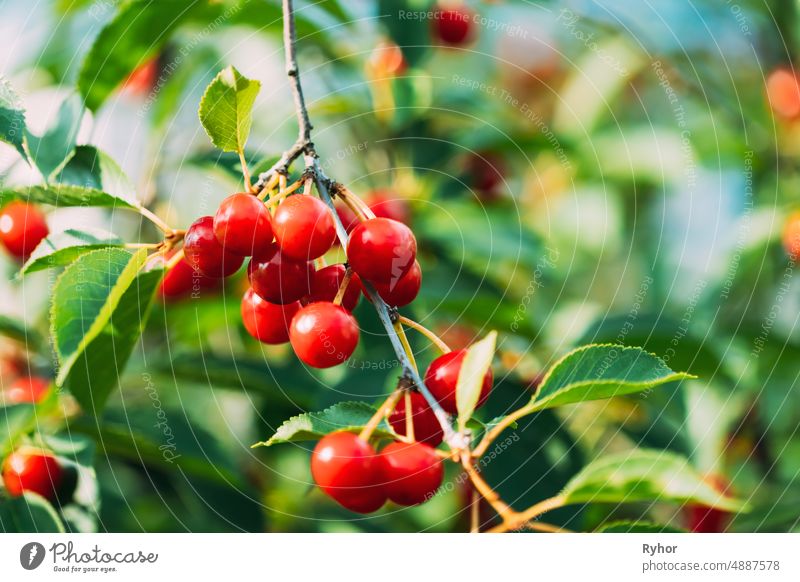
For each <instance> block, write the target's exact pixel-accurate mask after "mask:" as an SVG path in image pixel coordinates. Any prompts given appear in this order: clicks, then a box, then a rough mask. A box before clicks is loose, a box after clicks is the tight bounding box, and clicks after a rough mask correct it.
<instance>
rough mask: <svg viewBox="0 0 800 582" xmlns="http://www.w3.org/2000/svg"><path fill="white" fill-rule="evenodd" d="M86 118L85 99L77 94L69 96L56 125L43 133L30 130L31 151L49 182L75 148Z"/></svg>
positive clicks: (34, 160) (59, 111)
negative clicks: (39, 133) (84, 112)
mask: <svg viewBox="0 0 800 582" xmlns="http://www.w3.org/2000/svg"><path fill="white" fill-rule="evenodd" d="M82 118H83V102H82V101H81V98H80V97H79V96H78V94H77V93H72V94H71V95H70V96H69V97H67V98H66V99H65V100H64V101H63V102H62V103H61V106H60V107H59V109H58V114H57V115H56V118H55V120H54V121H53V122H52V124H51V125H50V126H49V127H48V128H47V129H46V130H45V132H44V133H43V134H42V135H41V136H37V135H34V134H32V133H31V132H29V131H26V134H25V138H26V140H27V141H28V151H29V152H30V155H31V158H32V159H33V163H34V164H36V167H37V168H39V171H40V172H41V174H42V176H44V179H45V181H49V180H50V178H51V177H52V175H53V173H55V172H56V170H58V169H59V168H60V167H61V166H62V165H63V164H64V161H65V160H66V159H67V158H68V157H69V156H70V155H71V154H72V151H73V150H74V149H75V141H76V139H77V138H78V129H80V126H81V119H82Z"/></svg>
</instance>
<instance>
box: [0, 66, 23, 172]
mask: <svg viewBox="0 0 800 582" xmlns="http://www.w3.org/2000/svg"><path fill="white" fill-rule="evenodd" d="M25 129H26V125H25V108H24V107H23V106H22V102H21V100H20V98H19V96H18V95H17V93H16V91H14V88H13V87H12V86H11V83H9V82H8V79H6V78H5V77H4V76H3V75H0V140H2V141H4V142H6V143H7V144H9V145H12V146H14V148H15V149H16V150H17V151H18V152H19V155H21V156H22V157H23V158H24V159H25V160H26V161H27V160H28V154H27V153H26V152H25V146H24V142H25Z"/></svg>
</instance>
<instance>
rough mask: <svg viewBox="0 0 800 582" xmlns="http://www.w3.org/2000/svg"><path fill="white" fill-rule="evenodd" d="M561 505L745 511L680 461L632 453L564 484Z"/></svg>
mask: <svg viewBox="0 0 800 582" xmlns="http://www.w3.org/2000/svg"><path fill="white" fill-rule="evenodd" d="M561 495H562V497H563V498H564V500H565V503H633V502H637V501H667V502H673V503H695V504H698V505H703V506H706V507H713V508H716V509H721V510H724V511H733V512H737V511H742V510H745V509H747V504H746V502H744V501H742V500H740V499H735V498H733V497H729V496H727V495H725V494H723V493H720V492H719V491H717V490H716V489H715V488H714V487H713V486H712V485H710V484H709V483H708V482H707V481H705V480H704V479H703V477H702V476H701V475H700V474H699V473H697V471H695V470H694V469H693V468H692V467H691V466H690V465H689V461H688V460H686V459H685V458H684V457H681V456H679V455H675V454H673V453H668V452H665V451H653V450H644V449H640V450H635V451H632V452H625V453H619V454H615V455H609V456H607V457H603V458H600V459H598V460H596V461H594V462H593V463H590V464H589V465H588V466H587V467H585V468H584V469H583V470H582V471H581V472H580V473H578V474H577V475H576V476H575V477H573V478H572V480H571V481H570V482H569V483H567V486H566V487H565V488H564V491H563V492H562V493H561Z"/></svg>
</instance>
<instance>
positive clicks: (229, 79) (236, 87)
mask: <svg viewBox="0 0 800 582" xmlns="http://www.w3.org/2000/svg"><path fill="white" fill-rule="evenodd" d="M260 88H261V83H259V82H258V81H252V80H250V79H247V78H245V77H243V76H242V75H241V74H240V73H239V71H237V70H236V69H235V68H234V67H232V66H231V67H228V68H226V69H223V70H222V71H220V72H219V74H218V75H217V76H216V77H215V78H214V80H213V81H211V84H209V86H208V87H207V88H206V92H205V94H204V95H203V99H202V100H201V101H200V111H199V114H200V122H201V123H202V124H203V127H204V128H205V130H206V133H207V134H208V137H210V138H211V143H213V144H214V145H215V146H217V147H218V148H220V149H221V150H223V151H226V152H239V151H243V150H244V144H245V142H247V137H248V136H249V135H250V124H251V122H252V119H253V118H252V110H253V103H254V102H255V100H256V95H258V91H259V90H260Z"/></svg>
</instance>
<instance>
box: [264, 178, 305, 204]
mask: <svg viewBox="0 0 800 582" xmlns="http://www.w3.org/2000/svg"><path fill="white" fill-rule="evenodd" d="M302 185H303V181H302V180H298V181H297V182H295V183H294V184H292V185H291V186H289V187H288V188H287V187H286V185H285V184H284V186H283V188H282V189H281V190H280V191H279V192H278V193H277V194H275V196H271V197H270V199H269V200H267V201H266V202H265V204H266V205H267V206H274V205H275V204H277V203H278V202H280V201H281V200H283V199H284V198H286V197H287V196H288V195H289V194H292V193H294V192H297V190H298V189H299V188H300V186H302Z"/></svg>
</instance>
